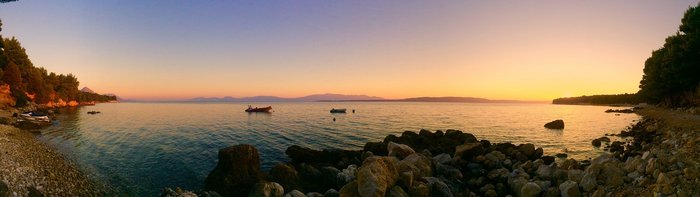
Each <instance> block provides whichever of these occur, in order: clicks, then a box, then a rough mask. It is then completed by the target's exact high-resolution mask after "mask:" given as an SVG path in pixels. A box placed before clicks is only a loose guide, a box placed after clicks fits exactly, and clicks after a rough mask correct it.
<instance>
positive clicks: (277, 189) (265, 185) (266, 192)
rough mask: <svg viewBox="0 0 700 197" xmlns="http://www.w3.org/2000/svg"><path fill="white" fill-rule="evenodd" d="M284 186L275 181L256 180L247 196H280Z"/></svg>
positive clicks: (282, 193)
mask: <svg viewBox="0 0 700 197" xmlns="http://www.w3.org/2000/svg"><path fill="white" fill-rule="evenodd" d="M282 195H284V188H283V187H282V185H280V184H279V183H275V182H258V183H257V184H255V186H253V190H251V191H250V193H249V194H248V197H282Z"/></svg>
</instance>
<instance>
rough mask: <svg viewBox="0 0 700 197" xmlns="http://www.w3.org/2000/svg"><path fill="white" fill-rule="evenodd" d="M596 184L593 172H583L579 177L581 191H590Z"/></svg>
mask: <svg viewBox="0 0 700 197" xmlns="http://www.w3.org/2000/svg"><path fill="white" fill-rule="evenodd" d="M596 186H598V183H597V181H596V175H595V174H593V173H583V177H582V178H581V188H583V191H586V192H590V191H592V190H593V189H595V188H596Z"/></svg>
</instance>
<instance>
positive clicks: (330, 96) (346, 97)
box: [188, 94, 383, 102]
mask: <svg viewBox="0 0 700 197" xmlns="http://www.w3.org/2000/svg"><path fill="white" fill-rule="evenodd" d="M382 99H383V98H381V97H376V96H367V95H344V94H313V95H308V96H303V97H296V98H283V97H276V96H253V97H240V98H235V97H230V96H227V97H223V98H218V97H197V98H193V99H190V100H188V101H191V102H313V101H322V100H328V101H338V100H382Z"/></svg>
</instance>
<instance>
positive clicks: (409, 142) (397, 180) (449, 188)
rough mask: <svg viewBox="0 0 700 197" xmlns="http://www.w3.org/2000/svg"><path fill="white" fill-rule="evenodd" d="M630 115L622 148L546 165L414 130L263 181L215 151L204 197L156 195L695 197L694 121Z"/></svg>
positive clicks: (300, 153) (232, 151)
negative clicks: (632, 118) (216, 159)
mask: <svg viewBox="0 0 700 197" xmlns="http://www.w3.org/2000/svg"><path fill="white" fill-rule="evenodd" d="M601 113H603V112H601ZM635 113H637V114H639V115H641V116H643V117H644V118H643V119H642V121H639V122H637V123H635V124H634V125H633V126H631V127H630V128H628V129H627V130H623V131H621V132H620V134H615V135H617V136H620V137H622V139H623V141H613V142H609V143H606V144H605V148H604V150H606V151H609V152H606V153H603V154H601V155H600V156H598V157H596V158H593V159H590V160H584V161H577V160H574V159H556V162H555V157H553V156H548V155H543V154H542V150H541V148H536V146H535V145H533V144H520V145H515V144H510V143H495V144H491V143H490V142H489V141H488V140H484V139H481V140H477V139H476V138H474V137H473V135H471V134H468V133H462V132H461V131H456V130H448V131H446V132H442V131H436V132H430V131H427V130H422V131H421V132H419V133H414V132H408V131H407V132H404V133H403V134H401V136H394V135H389V136H387V137H386V138H385V139H384V140H383V141H382V142H368V143H367V144H366V145H365V147H364V148H363V149H362V150H312V149H308V148H304V147H299V146H291V147H289V148H288V149H287V151H286V152H285V153H286V154H287V155H288V157H289V158H290V159H291V161H290V162H287V163H280V164H278V165H276V166H275V167H273V168H272V169H271V170H270V171H269V172H263V171H262V170H261V169H260V166H259V163H260V159H259V155H258V154H257V150H256V149H255V147H252V146H250V145H245V144H242V145H235V146H230V147H228V148H224V149H221V150H220V151H219V163H218V164H217V166H216V168H214V170H212V171H211V173H210V174H209V176H208V177H207V180H206V183H205V188H203V189H204V191H198V192H197V193H194V192H187V191H183V190H181V189H179V188H177V189H176V190H172V189H170V188H164V189H163V191H162V192H161V196H183V195H189V196H193V195H197V194H199V195H200V196H217V195H218V194H222V195H223V196H229V195H232V194H233V193H239V194H240V193H242V194H245V193H248V194H250V195H253V196H255V195H260V194H271V196H282V195H285V194H286V195H285V196H338V195H339V196H366V195H372V196H383V195H388V196H506V195H513V196H595V197H603V196H627V195H639V196H679V197H680V196H698V195H699V194H700V189H699V188H697V185H700V162H699V160H700V157H698V156H700V152H699V151H698V150H696V148H697V147H698V145H700V116H699V115H697V114H689V113H686V111H679V110H672V109H665V108H656V107H648V108H644V109H641V110H638V111H636V112H635ZM602 137H604V136H601V138H602ZM455 140H456V141H455ZM455 142H457V143H455ZM592 146H593V145H592ZM601 148H602V147H601ZM230 158H236V159H235V160H233V161H232V160H231V159H230ZM225 180H239V181H237V182H233V183H231V182H227V181H225Z"/></svg>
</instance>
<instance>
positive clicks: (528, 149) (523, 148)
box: [518, 143, 535, 158]
mask: <svg viewBox="0 0 700 197" xmlns="http://www.w3.org/2000/svg"><path fill="white" fill-rule="evenodd" d="M518 151H520V153H522V154H524V155H525V156H527V157H528V158H532V157H534V156H535V145H534V144H530V143H527V144H521V145H519V146H518Z"/></svg>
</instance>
